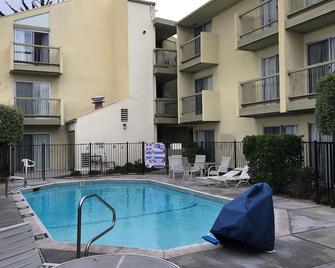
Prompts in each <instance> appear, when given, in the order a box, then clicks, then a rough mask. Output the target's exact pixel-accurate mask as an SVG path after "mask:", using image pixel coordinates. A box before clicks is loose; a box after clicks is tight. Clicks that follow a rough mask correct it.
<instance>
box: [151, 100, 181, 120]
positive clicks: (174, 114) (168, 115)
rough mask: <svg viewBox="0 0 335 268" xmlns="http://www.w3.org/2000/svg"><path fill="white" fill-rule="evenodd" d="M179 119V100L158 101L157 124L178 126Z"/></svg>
mask: <svg viewBox="0 0 335 268" xmlns="http://www.w3.org/2000/svg"><path fill="white" fill-rule="evenodd" d="M177 118H178V110H177V99H167V98H160V99H156V115H155V124H177V123H178V119H177Z"/></svg>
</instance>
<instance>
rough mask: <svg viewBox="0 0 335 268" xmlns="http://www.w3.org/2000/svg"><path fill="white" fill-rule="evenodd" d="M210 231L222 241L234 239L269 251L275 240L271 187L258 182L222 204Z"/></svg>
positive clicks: (272, 247)
mask: <svg viewBox="0 0 335 268" xmlns="http://www.w3.org/2000/svg"><path fill="white" fill-rule="evenodd" d="M211 233H212V234H213V235H214V236H215V237H216V238H217V239H218V240H220V241H221V242H222V243H225V242H227V241H235V242H238V243H242V244H244V245H247V246H249V247H252V248H255V249H258V250H261V251H272V250H273V249H274V241H275V225H274V211H273V201H272V190H271V187H270V186H269V185H268V184H267V183H258V184H255V185H254V186H253V187H251V188H250V189H249V190H248V191H246V192H244V193H243V194H242V195H241V196H239V197H238V198H236V199H234V200H233V201H231V202H230V203H228V204H227V205H225V206H224V207H223V208H222V210H221V212H220V214H219V216H218V217H217V219H216V221H215V223H214V225H213V227H212V229H211Z"/></svg>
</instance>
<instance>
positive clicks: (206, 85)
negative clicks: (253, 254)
mask: <svg viewBox="0 0 335 268" xmlns="http://www.w3.org/2000/svg"><path fill="white" fill-rule="evenodd" d="M212 89H213V77H212V76H207V77H203V78H200V79H197V80H195V94H196V95H195V114H202V95H201V91H203V90H212Z"/></svg>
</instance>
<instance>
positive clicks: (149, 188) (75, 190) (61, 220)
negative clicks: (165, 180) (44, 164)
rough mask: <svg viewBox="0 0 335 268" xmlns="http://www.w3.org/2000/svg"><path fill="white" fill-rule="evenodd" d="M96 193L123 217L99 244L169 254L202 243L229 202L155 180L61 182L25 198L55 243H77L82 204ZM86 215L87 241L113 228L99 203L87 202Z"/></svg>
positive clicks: (108, 215) (28, 194)
mask: <svg viewBox="0 0 335 268" xmlns="http://www.w3.org/2000/svg"><path fill="white" fill-rule="evenodd" d="M92 193H96V194H98V195H100V196H101V197H102V198H103V199H104V200H106V201H107V202H108V203H109V204H110V205H112V206H113V207H114V208H115V210H116V214H117V221H116V225H115V228H114V229H113V230H112V231H110V232H109V233H108V234H106V235H105V236H103V237H102V238H100V239H99V240H97V241H96V242H95V244H98V245H107V246H117V247H134V248H144V249H162V250H165V249H170V248H175V247H180V246H186V245H191V244H196V243H201V242H203V241H202V239H201V236H202V235H203V234H206V233H208V232H209V230H210V228H211V226H212V224H213V222H214V220H215V219H216V216H217V215H218V213H219V212H220V210H221V208H222V206H223V205H224V204H225V203H227V202H225V201H224V200H222V201H221V200H218V199H214V198H206V197H204V196H202V195H199V194H198V193H195V192H191V191H183V190H180V189H178V188H176V187H170V186H167V185H164V184H159V183H154V182H149V181H143V182H139V181H138V182H135V181H122V182H121V181H118V182H114V181H102V182H87V183H85V184H80V183H75V184H73V183H72V184H59V185H54V186H49V187H46V188H40V189H39V190H35V191H30V192H24V193H23V194H24V196H25V198H26V200H27V201H28V203H29V205H30V207H31V208H32V209H33V210H34V212H35V214H36V215H37V216H38V217H39V219H40V220H41V222H42V223H43V225H44V226H45V227H46V229H47V230H48V232H49V234H50V235H51V236H52V238H53V239H54V240H56V241H58V242H62V243H63V242H65V243H75V242H76V224H77V206H78V203H79V201H80V199H81V198H82V197H84V196H85V195H88V194H92ZM82 215H83V220H82V222H83V227H82V241H83V242H87V241H88V240H89V239H91V238H92V237H94V236H95V235H96V234H98V233H99V232H100V231H102V230H103V229H105V228H107V227H109V226H110V223H111V217H112V215H111V212H110V211H109V210H108V209H107V208H106V207H105V206H103V205H102V204H101V203H100V202H98V201H97V200H95V199H89V200H87V201H86V202H85V204H84V206H83V213H82Z"/></svg>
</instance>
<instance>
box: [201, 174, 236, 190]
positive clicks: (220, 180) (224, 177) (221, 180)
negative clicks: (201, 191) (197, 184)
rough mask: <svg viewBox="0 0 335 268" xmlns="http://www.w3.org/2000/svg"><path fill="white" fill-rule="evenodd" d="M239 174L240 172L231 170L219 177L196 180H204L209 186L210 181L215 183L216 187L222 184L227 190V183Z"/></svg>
mask: <svg viewBox="0 0 335 268" xmlns="http://www.w3.org/2000/svg"><path fill="white" fill-rule="evenodd" d="M240 173H241V170H239V169H238V170H236V169H234V170H231V171H229V172H227V173H225V174H223V175H221V176H207V177H197V179H200V180H204V181H206V182H207V185H208V186H209V183H210V182H211V181H214V182H216V183H217V185H219V184H220V183H223V184H224V185H225V186H226V187H227V188H229V186H228V183H227V182H228V181H232V180H233V179H232V178H233V177H234V176H236V175H238V174H240Z"/></svg>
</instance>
